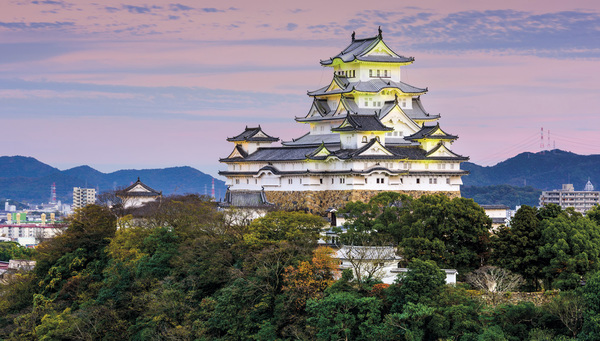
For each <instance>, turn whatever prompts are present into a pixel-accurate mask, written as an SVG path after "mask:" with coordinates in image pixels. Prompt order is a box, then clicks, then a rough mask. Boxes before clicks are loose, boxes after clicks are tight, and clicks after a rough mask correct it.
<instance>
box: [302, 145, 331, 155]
mask: <svg viewBox="0 0 600 341" xmlns="http://www.w3.org/2000/svg"><path fill="white" fill-rule="evenodd" d="M329 155H331V151H330V150H329V149H327V147H325V143H323V142H322V143H321V145H319V146H318V147H317V148H316V149H315V150H313V151H312V152H310V153H308V154H306V157H307V158H309V159H312V158H316V157H327V156H329Z"/></svg>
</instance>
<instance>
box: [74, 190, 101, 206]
mask: <svg viewBox="0 0 600 341" xmlns="http://www.w3.org/2000/svg"><path fill="white" fill-rule="evenodd" d="M95 203H96V189H94V188H81V187H73V209H76V208H82V207H84V206H86V205H90V204H95Z"/></svg>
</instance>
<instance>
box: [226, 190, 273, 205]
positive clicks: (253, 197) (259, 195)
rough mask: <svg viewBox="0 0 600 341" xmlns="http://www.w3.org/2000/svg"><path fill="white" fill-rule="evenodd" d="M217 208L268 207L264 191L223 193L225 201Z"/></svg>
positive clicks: (228, 191)
mask: <svg viewBox="0 0 600 341" xmlns="http://www.w3.org/2000/svg"><path fill="white" fill-rule="evenodd" d="M219 206H222V207H229V206H233V207H240V208H244V207H269V206H272V204H271V203H269V202H267V199H266V197H265V193H264V190H262V191H230V190H229V189H228V190H227V192H226V193H225V199H224V200H223V202H222V203H220V205H219Z"/></svg>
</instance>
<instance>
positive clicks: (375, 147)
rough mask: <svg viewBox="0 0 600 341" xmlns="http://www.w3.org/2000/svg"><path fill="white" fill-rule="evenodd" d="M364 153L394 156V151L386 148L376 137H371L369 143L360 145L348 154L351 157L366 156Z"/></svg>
mask: <svg viewBox="0 0 600 341" xmlns="http://www.w3.org/2000/svg"><path fill="white" fill-rule="evenodd" d="M372 152H375V154H373V153H372ZM366 155H377V156H394V157H395V155H394V153H393V152H391V151H390V150H388V149H387V148H386V147H385V146H384V145H383V144H381V142H380V141H379V140H378V139H376V138H373V139H371V141H369V143H367V144H366V145H364V146H362V147H361V148H359V149H357V150H355V151H354V152H352V153H350V155H349V156H350V157H352V158H358V157H360V156H366Z"/></svg>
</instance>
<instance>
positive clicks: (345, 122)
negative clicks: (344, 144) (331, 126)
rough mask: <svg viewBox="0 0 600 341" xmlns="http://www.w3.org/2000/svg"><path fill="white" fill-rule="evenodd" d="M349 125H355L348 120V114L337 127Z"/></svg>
mask: <svg viewBox="0 0 600 341" xmlns="http://www.w3.org/2000/svg"><path fill="white" fill-rule="evenodd" d="M348 126H350V127H354V125H353V124H352V123H351V122H350V121H349V120H348V116H346V118H345V119H344V121H343V122H342V124H340V125H339V127H336V129H339V128H344V127H348Z"/></svg>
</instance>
